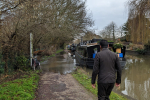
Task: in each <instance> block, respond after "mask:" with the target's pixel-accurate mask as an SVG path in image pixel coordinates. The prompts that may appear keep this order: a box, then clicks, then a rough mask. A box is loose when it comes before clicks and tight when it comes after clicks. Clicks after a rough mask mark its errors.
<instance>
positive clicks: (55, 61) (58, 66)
mask: <svg viewBox="0 0 150 100" xmlns="http://www.w3.org/2000/svg"><path fill="white" fill-rule="evenodd" d="M75 64H76V61H75V59H73V58H72V57H71V55H70V54H65V53H60V54H59V55H57V56H55V57H53V58H50V59H49V60H47V61H44V62H43V63H41V67H42V70H43V71H44V72H55V73H60V74H67V73H71V72H73V71H74V70H75V69H76V65H75Z"/></svg>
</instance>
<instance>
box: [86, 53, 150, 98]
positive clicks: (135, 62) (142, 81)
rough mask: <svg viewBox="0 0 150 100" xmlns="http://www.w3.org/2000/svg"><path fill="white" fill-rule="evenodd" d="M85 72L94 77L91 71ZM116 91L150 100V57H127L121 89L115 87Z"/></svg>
mask: <svg viewBox="0 0 150 100" xmlns="http://www.w3.org/2000/svg"><path fill="white" fill-rule="evenodd" d="M84 70H85V71H87V72H88V73H89V75H90V76H91V75H92V70H91V69H86V68H84ZM114 91H115V92H118V93H122V94H124V95H127V96H130V97H132V98H134V99H137V100H150V56H131V55H126V65H125V68H124V69H123V70H122V83H121V87H120V89H118V88H116V87H114Z"/></svg>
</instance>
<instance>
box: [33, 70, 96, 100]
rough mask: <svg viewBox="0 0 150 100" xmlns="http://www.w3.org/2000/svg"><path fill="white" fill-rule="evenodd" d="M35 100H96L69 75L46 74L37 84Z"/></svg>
mask: <svg viewBox="0 0 150 100" xmlns="http://www.w3.org/2000/svg"><path fill="white" fill-rule="evenodd" d="M36 96H37V97H36V99H35V100H97V97H96V96H95V95H93V94H91V93H90V92H89V91H87V90H86V89H85V88H84V87H83V86H82V85H81V84H80V83H78V82H77V81H76V80H75V79H74V78H73V77H72V75H71V74H66V75H61V74H58V73H51V72H46V73H44V74H43V75H42V76H41V78H40V82H39V87H38V90H37V94H36Z"/></svg>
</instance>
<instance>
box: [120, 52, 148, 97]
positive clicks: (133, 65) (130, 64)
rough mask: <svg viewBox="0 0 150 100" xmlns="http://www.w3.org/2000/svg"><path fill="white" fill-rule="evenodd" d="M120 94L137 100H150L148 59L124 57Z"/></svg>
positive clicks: (143, 57) (144, 57) (146, 57)
mask: <svg viewBox="0 0 150 100" xmlns="http://www.w3.org/2000/svg"><path fill="white" fill-rule="evenodd" d="M126 58H127V62H126V66H125V69H124V70H123V72H122V84H121V88H120V90H118V91H120V92H122V93H123V94H125V95H128V96H131V97H132V98H135V99H137V100H150V86H149V83H150V57H149V56H129V55H127V56H126Z"/></svg>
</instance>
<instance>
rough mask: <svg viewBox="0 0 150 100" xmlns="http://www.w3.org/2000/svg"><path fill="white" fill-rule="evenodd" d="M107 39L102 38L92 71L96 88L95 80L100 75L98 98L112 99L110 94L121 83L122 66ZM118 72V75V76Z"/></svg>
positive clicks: (99, 99) (102, 99) (93, 84)
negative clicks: (109, 47)
mask: <svg viewBox="0 0 150 100" xmlns="http://www.w3.org/2000/svg"><path fill="white" fill-rule="evenodd" d="M108 46H109V45H108V42H107V40H101V42H100V48H101V51H100V52H98V53H97V54H96V56H95V59H94V66H93V73H92V80H91V83H92V87H93V88H95V86H96V84H95V80H96V76H97V75H98V82H97V84H98V100H110V99H109V95H110V93H111V91H112V89H113V87H114V84H115V83H116V86H117V87H118V86H120V84H121V71H122V69H121V66H120V62H119V58H118V56H117V54H115V53H114V52H112V51H110V50H109V49H108ZM116 72H117V77H116Z"/></svg>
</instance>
